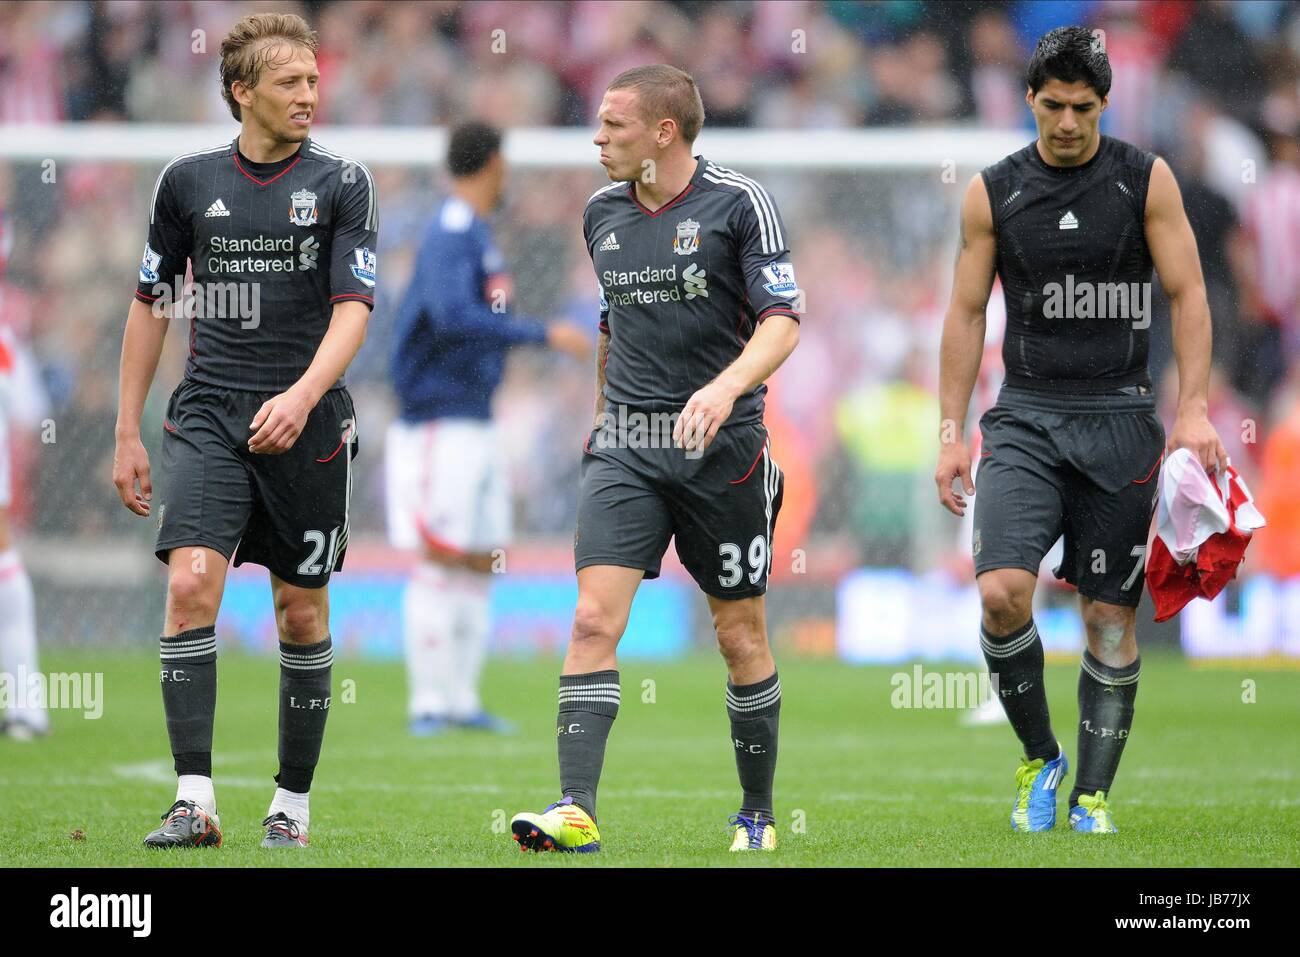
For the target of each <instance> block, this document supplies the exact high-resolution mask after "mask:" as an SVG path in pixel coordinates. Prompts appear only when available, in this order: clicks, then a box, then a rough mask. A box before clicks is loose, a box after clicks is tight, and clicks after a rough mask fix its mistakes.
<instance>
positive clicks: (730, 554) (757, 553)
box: [718, 535, 767, 588]
mask: <svg viewBox="0 0 1300 957" xmlns="http://www.w3.org/2000/svg"><path fill="white" fill-rule="evenodd" d="M718 555H719V556H720V557H721V558H722V574H721V575H719V576H718V584H719V585H721V586H722V587H723V588H734V587H735V586H737V585H739V584H740V579H741V578H743V577H744V575H745V569H744V568H743V567H742V566H741V564H740V546H739V545H736V544H734V543H733V542H723V543H722V544H721V545H719V546H718ZM745 557H746V558H747V559H748V563H749V568H750V571H749V583H750V584H751V585H757V584H758V583H759V581H760V580H761V579H762V578H763V576H764V575H765V574H766V573H767V539H766V538H764V537H763V536H762V535H755V536H754V539H753V541H751V542H750V543H749V548H748V549H746V555H745Z"/></svg>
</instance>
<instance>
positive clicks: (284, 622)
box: [275, 597, 327, 644]
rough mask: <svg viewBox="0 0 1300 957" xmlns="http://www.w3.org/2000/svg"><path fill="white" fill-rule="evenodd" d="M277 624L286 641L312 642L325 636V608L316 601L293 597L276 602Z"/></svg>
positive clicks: (281, 635)
mask: <svg viewBox="0 0 1300 957" xmlns="http://www.w3.org/2000/svg"><path fill="white" fill-rule="evenodd" d="M275 619H276V625H277V626H278V627H279V629H280V637H281V638H282V639H283V640H284V641H288V642H294V643H297V644H311V643H313V642H317V641H320V640H321V639H322V638H324V637H325V632H326V630H327V629H326V624H325V620H324V619H325V615H324V611H323V609H322V608H321V607H320V606H319V605H318V604H317V603H316V602H314V601H312V600H310V599H305V598H297V597H295V598H291V599H287V600H283V601H280V602H277V603H276V609H275Z"/></svg>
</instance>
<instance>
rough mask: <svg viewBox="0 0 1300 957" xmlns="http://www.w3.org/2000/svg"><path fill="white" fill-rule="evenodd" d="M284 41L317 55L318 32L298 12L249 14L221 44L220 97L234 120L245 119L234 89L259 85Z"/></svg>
mask: <svg viewBox="0 0 1300 957" xmlns="http://www.w3.org/2000/svg"><path fill="white" fill-rule="evenodd" d="M281 41H283V42H286V43H290V44H292V45H294V46H298V47H303V48H304V49H307V50H310V51H311V52H312V55H313V56H314V55H315V53H316V31H315V30H313V29H312V28H311V27H310V26H308V25H307V21H306V20H304V19H303V18H302V17H300V16H298V15H297V14H296V13H253V14H249V15H248V16H246V17H244V19H242V20H240V21H239V22H238V23H236V24H235V26H234V27H233V28H232V29H231V31H230V33H228V34H227V35H226V38H225V39H224V40H222V41H221V96H222V98H223V99H224V100H225V101H226V106H228V107H230V114H231V115H232V116H233V117H234V118H235V119H237V120H241V119H243V117H242V116H241V115H240V109H239V103H238V102H237V101H236V100H235V94H234V92H233V91H232V89H231V87H233V86H234V84H236V83H242V84H244V86H246V87H249V88H252V87H255V86H257V81H258V80H259V79H261V77H262V71H263V70H264V69H266V67H267V65H268V64H269V63H270V61H271V54H272V51H274V50H275V48H276V47H277V46H278V45H279V43H280V42H281Z"/></svg>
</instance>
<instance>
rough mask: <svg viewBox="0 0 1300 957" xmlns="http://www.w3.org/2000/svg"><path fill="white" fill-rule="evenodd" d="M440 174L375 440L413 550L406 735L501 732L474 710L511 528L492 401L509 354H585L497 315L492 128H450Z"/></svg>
mask: <svg viewBox="0 0 1300 957" xmlns="http://www.w3.org/2000/svg"><path fill="white" fill-rule="evenodd" d="M447 169H448V172H449V173H450V174H451V195H450V196H448V197H447V198H446V200H444V201H443V203H442V205H441V207H440V208H439V209H438V212H437V215H436V216H435V217H434V220H433V222H432V223H430V225H429V228H428V231H427V232H426V233H425V237H424V241H423V243H422V244H421V246H420V251H419V254H418V255H417V257H416V260H415V265H414V272H413V274H412V279H411V284H410V287H409V288H408V289H407V291H406V295H405V297H404V298H403V300H402V304H401V307H400V309H399V311H398V315H397V334H396V337H395V340H394V345H393V353H392V356H391V361H390V371H391V374H392V380H393V387H394V389H395V390H396V392H397V396H398V400H399V403H400V406H401V409H400V415H399V417H398V418H397V419H395V420H394V421H393V423H392V424H391V425H390V426H389V428H388V434H387V440H386V443H385V448H386V452H385V475H386V480H387V507H388V529H389V535H390V539H391V541H392V544H393V545H394V546H396V547H398V548H403V549H411V550H416V551H418V552H419V553H420V564H419V566H418V567H417V569H416V571H415V574H414V575H413V576H412V578H411V580H410V581H409V582H408V583H407V586H406V594H405V598H404V601H403V613H402V621H403V630H404V639H405V646H406V664H407V675H408V678H409V684H410V702H409V716H410V722H411V733H412V734H416V735H431V734H437V733H439V732H441V731H443V730H444V729H446V728H448V727H453V726H454V727H463V728H478V729H483V730H489V731H499V732H500V731H508V730H510V728H509V725H508V724H507V723H506V722H504V721H502V720H501V719H499V718H496V717H494V716H492V715H490V714H488V713H487V712H485V711H484V710H483V705H482V702H481V701H480V700H479V678H480V676H481V674H482V671H483V661H484V658H485V656H486V654H487V643H488V635H489V633H490V631H491V627H490V625H491V623H490V620H489V611H488V596H489V582H490V579H489V577H488V576H489V575H490V574H491V573H492V571H493V570H494V569H498V568H500V567H501V558H502V555H503V552H502V550H503V549H504V548H505V547H506V545H507V544H508V543H509V540H510V528H511V520H510V489H509V485H508V476H507V472H506V458H505V449H504V448H503V447H502V444H501V436H500V434H499V433H498V431H497V428H496V426H495V424H494V423H493V421H492V396H493V393H495V392H496V389H497V386H498V385H499V384H500V382H501V377H502V374H503V373H504V371H505V362H506V354H507V352H509V350H510V349H511V348H513V347H514V346H518V345H545V346H549V347H550V348H552V349H556V350H558V351H561V352H566V353H568V354H570V355H573V356H575V357H577V358H580V359H582V358H586V357H588V356H589V355H590V354H591V341H590V338H589V337H588V335H587V333H586V332H584V331H583V330H582V329H581V328H580V327H578V326H577V325H575V324H573V323H570V322H552V323H549V324H546V323H542V322H540V321H537V320H535V319H529V318H526V317H523V316H518V315H515V314H513V313H511V312H510V311H509V310H508V303H509V301H510V295H511V287H510V278H509V276H508V275H507V274H506V270H505V260H504V258H503V257H502V255H501V251H500V250H499V249H498V248H497V244H496V241H495V240H494V239H493V236H492V226H491V224H490V217H491V216H492V214H493V213H494V212H495V211H496V210H497V208H498V207H499V206H500V205H501V202H502V199H503V197H504V193H505V182H506V165H505V158H504V157H503V156H502V155H501V134H500V132H499V131H497V130H496V129H494V128H492V127H490V126H487V125H485V124H483V123H476V122H473V123H466V124H464V125H462V126H459V127H457V128H456V129H455V130H453V131H452V133H451V136H450V139H449V143H448V150H447Z"/></svg>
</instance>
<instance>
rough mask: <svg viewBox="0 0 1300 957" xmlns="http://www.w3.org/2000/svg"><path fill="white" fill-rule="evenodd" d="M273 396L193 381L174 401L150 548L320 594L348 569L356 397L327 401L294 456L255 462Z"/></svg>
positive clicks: (338, 395) (341, 392) (334, 395)
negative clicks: (269, 575)
mask: <svg viewBox="0 0 1300 957" xmlns="http://www.w3.org/2000/svg"><path fill="white" fill-rule="evenodd" d="M273 395H275V393H270V392H246V391H241V390H239V389H225V388H218V387H216V386H210V385H205V384H203V383H201V382H195V381H193V380H191V379H185V380H182V382H181V384H180V385H179V386H177V388H176V391H175V392H173V393H172V397H171V400H170V401H169V402H168V403H167V415H166V418H165V419H164V422H163V428H164V430H165V434H164V436H163V449H162V468H161V470H160V478H161V481H160V485H161V486H162V494H161V496H160V497H159V501H160V503H161V504H160V506H159V509H158V541H157V543H156V544H155V546H154V553H155V554H156V555H157V556H158V558H159V559H160V560H161V561H163V562H166V561H167V553H168V552H169V551H171V550H172V549H173V548H183V547H187V546H195V545H203V546H206V547H208V548H214V549H216V550H217V551H219V552H221V554H222V555H224V556H225V557H226V558H227V559H229V558H231V557H232V556H233V558H234V564H235V565H242V564H244V563H245V562H252V563H253V564H255V565H265V566H266V567H267V568H269V569H270V570H271V571H272V572H273V573H275V575H276V576H278V577H279V578H281V579H283V580H284V581H286V582H289V583H290V584H291V585H297V586H299V587H302V588H320V587H322V586H324V585H325V584H326V583H327V582H328V581H329V577H330V573H331V572H333V571H336V570H338V569H340V568H342V567H343V556H344V554H345V553H346V552H347V547H348V505H349V499H350V497H351V494H352V459H353V458H354V457H355V456H356V454H357V450H358V444H357V430H356V412H355V410H354V409H353V407H352V397H351V396H350V395H348V392H347V390H346V389H333V390H331V391H329V392H326V393H325V395H324V396H323V397H322V398H321V400H320V402H318V403H317V404H316V407H315V408H314V409H312V411H311V413H310V414H309V415H308V416H307V422H306V425H305V426H304V427H303V432H302V435H300V436H299V437H298V441H297V442H295V443H294V445H293V447H292V448H291V449H289V450H288V451H287V452H284V453H282V454H280V455H265V454H254V453H252V452H250V451H248V440H249V439H250V438H251V437H252V436H253V432H252V430H251V429H249V423H251V422H252V421H253V416H254V415H256V414H257V410H258V409H260V408H261V407H262V403H264V402H265V401H266V400H267V399H269V398H271V397H272V396H273Z"/></svg>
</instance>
